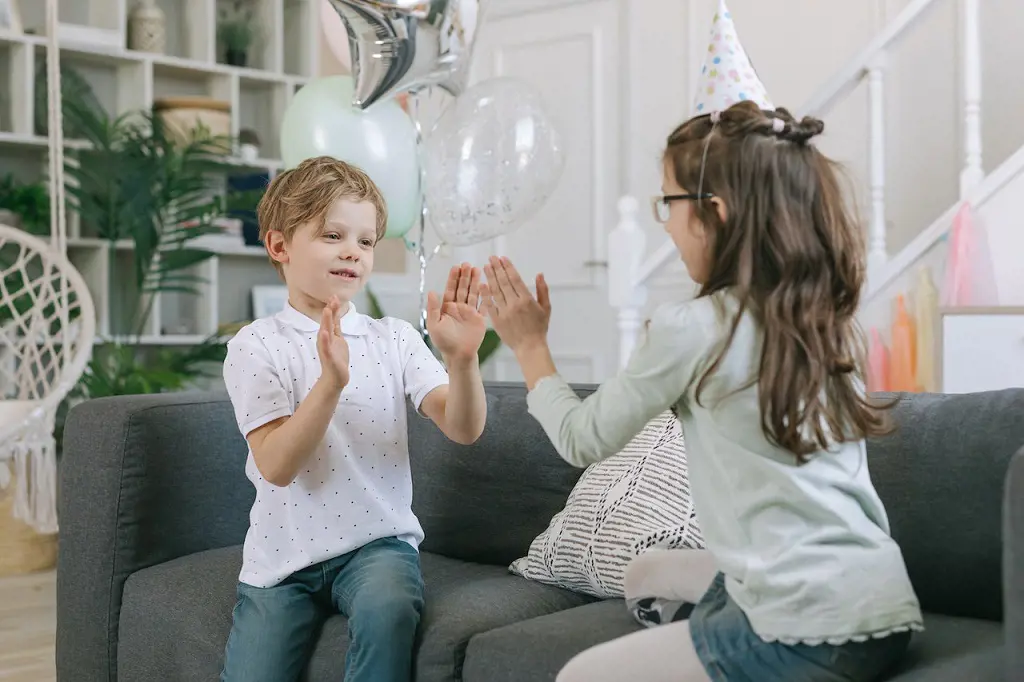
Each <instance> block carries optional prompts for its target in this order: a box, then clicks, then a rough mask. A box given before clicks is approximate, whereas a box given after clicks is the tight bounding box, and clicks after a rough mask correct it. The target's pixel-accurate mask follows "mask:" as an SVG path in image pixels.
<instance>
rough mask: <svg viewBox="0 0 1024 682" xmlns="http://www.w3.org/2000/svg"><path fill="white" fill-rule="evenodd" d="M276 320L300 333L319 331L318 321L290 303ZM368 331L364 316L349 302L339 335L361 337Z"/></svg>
mask: <svg viewBox="0 0 1024 682" xmlns="http://www.w3.org/2000/svg"><path fill="white" fill-rule="evenodd" d="M277 318H278V319H279V320H281V321H282V322H284V323H285V324H287V325H289V326H290V327H294V328H295V329H298V330H299V331H302V332H315V331H317V330H319V329H320V320H314V319H313V318H311V317H309V316H307V315H306V314H305V313H301V312H299V311H298V310H297V309H295V308H294V307H293V306H292V304H291V303H290V302H288V303H285V305H284V310H282V311H281V312H279V313H278V314H277ZM368 331H369V326H368V325H367V323H366V316H365V315H361V314H360V313H359V311H358V310H356V304H355V303H352V302H351V301H349V304H348V312H346V313H345V314H344V315H342V317H341V333H342V334H345V335H346V336H362V335H363V334H366V333H367V332H368Z"/></svg>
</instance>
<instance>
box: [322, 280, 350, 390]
mask: <svg viewBox="0 0 1024 682" xmlns="http://www.w3.org/2000/svg"><path fill="white" fill-rule="evenodd" d="M340 310H341V301H339V300H338V297H337V296H332V297H331V300H330V301H328V303H327V305H326V306H325V307H324V312H323V314H322V315H321V316H320V331H319V332H318V333H317V335H316V349H317V352H318V353H319V354H320V378H321V379H324V380H326V381H328V382H330V385H331V386H333V387H335V388H337V389H338V390H339V391H340V390H341V389H343V388H345V386H347V385H348V378H349V373H348V342H347V341H345V337H344V336H343V335H342V333H341V315H340V314H339V312H340Z"/></svg>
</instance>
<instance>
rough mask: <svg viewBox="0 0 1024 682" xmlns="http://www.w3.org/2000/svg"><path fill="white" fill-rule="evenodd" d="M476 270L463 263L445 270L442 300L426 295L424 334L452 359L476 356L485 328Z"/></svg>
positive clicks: (433, 294)
mask: <svg viewBox="0 0 1024 682" xmlns="http://www.w3.org/2000/svg"><path fill="white" fill-rule="evenodd" d="M479 307H480V271H479V270H478V269H477V268H473V267H470V266H469V265H468V264H467V263H463V264H462V266H461V267H459V266H456V267H453V268H452V270H451V272H450V273H448V284H447V286H445V290H444V299H443V300H438V297H437V294H435V293H434V292H430V294H429V295H428V297H427V333H429V334H430V338H431V340H432V341H433V343H434V346H435V347H436V348H437V349H438V350H439V351H441V353H442V355H444V356H446V357H448V358H452V359H466V358H471V357H476V353H477V350H478V349H479V348H480V344H481V342H483V340H484V333H486V331H487V320H486V318H485V317H484V316H483V315H482V314H481V313H480V310H479Z"/></svg>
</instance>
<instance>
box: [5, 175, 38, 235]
mask: <svg viewBox="0 0 1024 682" xmlns="http://www.w3.org/2000/svg"><path fill="white" fill-rule="evenodd" d="M0 223H6V224H8V225H11V226H12V227H20V228H21V229H23V230H25V231H26V232H28V233H29V234H36V235H44V236H48V235H49V234H50V192H49V191H48V190H47V188H46V185H45V184H43V183H41V182H37V183H23V182H19V181H18V180H17V179H15V177H14V175H13V174H11V173H8V174H7V175H6V176H5V177H4V178H0Z"/></svg>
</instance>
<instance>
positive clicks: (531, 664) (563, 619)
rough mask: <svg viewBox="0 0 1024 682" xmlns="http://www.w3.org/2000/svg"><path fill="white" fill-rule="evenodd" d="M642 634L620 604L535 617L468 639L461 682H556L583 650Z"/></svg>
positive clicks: (605, 603) (588, 606) (604, 603)
mask: <svg viewBox="0 0 1024 682" xmlns="http://www.w3.org/2000/svg"><path fill="white" fill-rule="evenodd" d="M643 629H644V628H643V627H641V626H640V624H639V623H637V622H636V620H634V619H633V617H632V616H631V615H630V614H629V611H628V610H627V609H626V604H625V602H623V601H622V600H621V599H608V600H604V601H598V602H593V603H590V604H585V605H583V606H577V607H576V608H573V609H568V610H565V611H559V612H557V613H552V614H548V615H545V616H538V617H537V618H532V619H530V620H526V621H521V622H517V623H513V624H511V625H506V626H505V627H502V628H498V629H496V630H491V631H490V632H485V633H483V634H479V635H476V636H474V637H473V638H472V639H471V640H469V648H468V649H467V650H466V663H465V667H464V668H463V673H462V679H463V681H464V682H542V681H544V680H549V681H550V680H554V679H555V675H556V674H558V671H559V670H561V669H562V666H564V665H565V664H566V663H568V662H569V659H570V658H572V657H573V656H575V655H576V654H578V653H580V652H581V651H584V650H586V649H589V648H590V647H592V646H595V645H597V644H601V643H602V642H607V641H608V640H611V639H615V638H616V637H621V636H623V635H628V634H630V633H632V632H638V631H640V630H643ZM524 652H529V655H524Z"/></svg>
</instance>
